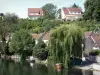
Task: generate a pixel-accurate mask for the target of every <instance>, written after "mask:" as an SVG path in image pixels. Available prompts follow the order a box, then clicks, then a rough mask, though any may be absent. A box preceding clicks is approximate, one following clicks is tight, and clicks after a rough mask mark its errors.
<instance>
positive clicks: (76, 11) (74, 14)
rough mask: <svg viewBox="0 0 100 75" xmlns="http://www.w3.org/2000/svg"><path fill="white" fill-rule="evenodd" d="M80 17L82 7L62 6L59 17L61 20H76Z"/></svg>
mask: <svg viewBox="0 0 100 75" xmlns="http://www.w3.org/2000/svg"><path fill="white" fill-rule="evenodd" d="M80 18H82V9H81V8H75V7H74V8H72V7H67V8H65V7H64V8H62V9H61V19H63V20H70V21H73V20H77V19H80Z"/></svg>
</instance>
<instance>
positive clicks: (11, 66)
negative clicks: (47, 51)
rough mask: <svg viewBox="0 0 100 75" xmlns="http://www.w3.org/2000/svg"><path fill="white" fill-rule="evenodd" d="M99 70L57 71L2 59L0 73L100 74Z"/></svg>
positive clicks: (6, 74)
mask: <svg viewBox="0 0 100 75" xmlns="http://www.w3.org/2000/svg"><path fill="white" fill-rule="evenodd" d="M99 74H100V72H98V71H85V70H79V69H71V70H69V71H67V70H63V71H56V70H54V69H53V68H52V67H51V66H46V65H41V64H33V63H28V62H21V63H18V62H14V61H7V60H0V75H99Z"/></svg>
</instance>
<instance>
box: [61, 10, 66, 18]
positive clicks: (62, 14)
mask: <svg viewBox="0 0 100 75" xmlns="http://www.w3.org/2000/svg"><path fill="white" fill-rule="evenodd" d="M61 19H65V14H64V11H63V8H62V9H61Z"/></svg>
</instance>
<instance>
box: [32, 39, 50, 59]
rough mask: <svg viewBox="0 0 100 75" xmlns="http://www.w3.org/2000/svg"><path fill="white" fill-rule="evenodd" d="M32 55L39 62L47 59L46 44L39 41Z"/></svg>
mask: <svg viewBox="0 0 100 75" xmlns="http://www.w3.org/2000/svg"><path fill="white" fill-rule="evenodd" d="M33 55H34V56H35V57H37V58H38V59H39V60H45V59H47V57H48V48H47V47H46V44H45V43H44V42H43V41H42V40H41V39H39V40H38V44H36V45H35V46H34V48H33Z"/></svg>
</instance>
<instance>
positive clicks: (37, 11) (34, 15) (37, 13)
mask: <svg viewBox="0 0 100 75" xmlns="http://www.w3.org/2000/svg"><path fill="white" fill-rule="evenodd" d="M41 16H43V11H42V8H28V17H29V18H30V19H38V18H39V17H41Z"/></svg>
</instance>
